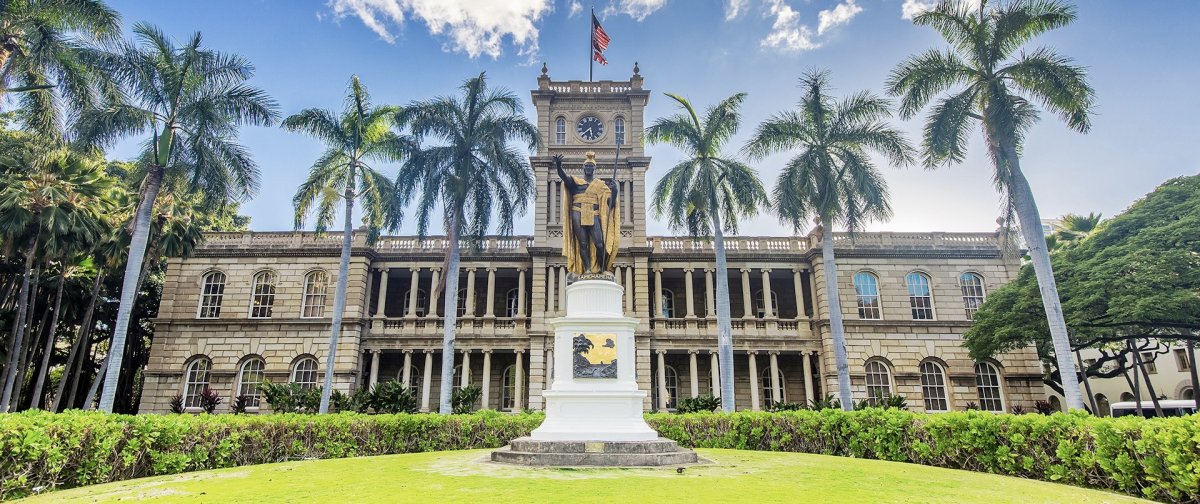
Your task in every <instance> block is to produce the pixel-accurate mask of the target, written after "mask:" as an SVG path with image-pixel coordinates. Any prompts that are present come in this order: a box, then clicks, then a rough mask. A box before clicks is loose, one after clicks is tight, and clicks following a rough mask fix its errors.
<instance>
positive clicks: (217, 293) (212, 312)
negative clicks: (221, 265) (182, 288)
mask: <svg viewBox="0 0 1200 504" xmlns="http://www.w3.org/2000/svg"><path fill="white" fill-rule="evenodd" d="M200 283H201V285H202V287H201V288H200V311H199V313H198V314H197V317H199V318H219V317H220V316H221V298H223V297H225V274H224V273H221V272H220V271H210V272H208V273H205V274H204V277H203V278H202V279H201V281H200Z"/></svg>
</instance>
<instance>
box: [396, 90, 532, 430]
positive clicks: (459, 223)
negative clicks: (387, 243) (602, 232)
mask: <svg viewBox="0 0 1200 504" xmlns="http://www.w3.org/2000/svg"><path fill="white" fill-rule="evenodd" d="M459 89H461V90H462V96H461V97H441V98H435V99H433V100H427V101H419V102H414V103H411V104H409V105H408V106H407V107H405V108H404V109H403V110H402V111H401V112H400V114H398V115H397V122H398V123H399V124H400V125H402V126H407V127H408V128H409V130H410V131H411V133H412V134H413V136H415V137H417V138H418V139H425V138H432V139H435V140H437V141H439V142H440V144H439V145H436V146H432V147H428V148H425V149H422V150H421V151H419V152H418V153H416V154H415V155H413V156H412V157H410V158H409V159H408V161H407V162H405V163H404V165H403V166H402V167H401V168H400V173H399V174H398V175H397V177H396V196H397V197H396V201H397V202H399V203H398V205H399V204H401V203H402V204H407V203H408V202H410V201H412V200H413V198H417V201H416V211H417V232H418V234H419V235H420V236H422V237H424V236H425V235H426V233H427V232H428V231H429V220H430V218H431V217H432V216H433V214H434V212H437V211H439V210H440V211H441V212H442V215H441V217H442V222H443V226H444V227H445V230H446V238H447V247H448V250H447V255H446V261H445V266H444V267H443V270H444V271H445V272H446V274H445V275H443V276H442V278H441V281H442V282H443V284H442V285H444V286H449V289H446V299H445V305H444V311H443V313H444V314H445V319H444V332H443V337H442V377H441V383H442V385H443V386H442V387H439V390H440V397H439V408H438V410H439V411H440V412H441V413H442V414H450V413H451V412H452V411H453V410H452V407H451V404H450V403H451V401H450V398H451V392H452V389H453V387H451V386H450V384H451V383H452V382H453V381H454V332H455V323H456V320H455V319H456V318H457V316H458V311H457V307H458V259H459V247H460V243H459V240H460V239H461V238H463V237H466V238H468V239H472V240H477V239H479V238H482V237H483V236H484V235H486V234H487V232H488V229H490V228H491V225H492V219H493V218H496V219H498V222H497V223H496V228H497V231H498V233H499V234H501V235H507V234H511V233H512V229H513V217H514V216H519V215H524V214H525V209H526V206H527V205H528V203H529V197H530V196H531V195H532V194H533V185H534V184H533V170H532V169H531V168H530V166H529V163H528V161H527V160H526V158H525V154H524V153H522V152H521V151H519V150H518V149H514V148H510V147H509V141H510V140H516V141H521V142H524V143H525V145H526V147H527V148H528V149H529V150H530V151H533V150H535V149H537V146H538V145H539V144H540V139H539V137H538V131H537V128H536V127H535V126H534V125H533V124H532V123H530V122H529V120H528V119H526V118H525V116H524V115H522V113H521V110H522V108H521V102H520V100H518V99H517V97H516V95H514V94H512V92H510V91H508V90H507V89H503V88H501V89H496V90H491V89H488V87H487V81H486V79H485V76H484V74H482V73H481V74H479V76H478V77H473V78H470V79H467V80H466V81H465V82H463V84H462V86H460V88H459ZM418 193H419V197H418ZM398 209H399V206H398V207H397V212H396V215H397V217H398V216H399V211H398ZM493 211H494V212H495V215H493ZM440 288H441V287H440V286H439V288H438V289H434V296H435V299H436V292H437V291H438V290H440Z"/></svg>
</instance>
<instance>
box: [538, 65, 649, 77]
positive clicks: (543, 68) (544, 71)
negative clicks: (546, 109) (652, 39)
mask: <svg viewBox="0 0 1200 504" xmlns="http://www.w3.org/2000/svg"><path fill="white" fill-rule="evenodd" d="M635 66H636V65H635ZM545 76H546V62H545V61H543V62H542V77H545Z"/></svg>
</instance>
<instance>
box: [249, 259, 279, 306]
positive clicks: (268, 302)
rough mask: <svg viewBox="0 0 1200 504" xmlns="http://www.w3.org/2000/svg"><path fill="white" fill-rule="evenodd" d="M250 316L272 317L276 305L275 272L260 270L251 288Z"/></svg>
mask: <svg viewBox="0 0 1200 504" xmlns="http://www.w3.org/2000/svg"><path fill="white" fill-rule="evenodd" d="M250 293H251V294H250V318H271V309H272V308H273V307H274V306H275V272H273V271H270V270H263V271H259V272H258V273H257V274H255V275H254V282H252V284H251V288H250Z"/></svg>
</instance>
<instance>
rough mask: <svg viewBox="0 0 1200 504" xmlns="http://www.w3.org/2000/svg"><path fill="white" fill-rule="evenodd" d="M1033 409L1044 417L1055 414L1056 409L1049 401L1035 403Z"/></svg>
mask: <svg viewBox="0 0 1200 504" xmlns="http://www.w3.org/2000/svg"><path fill="white" fill-rule="evenodd" d="M1033 409H1035V410H1037V412H1038V413H1041V414H1043V415H1049V414H1052V413H1054V407H1053V406H1051V405H1050V402H1049V401H1036V402H1034V403H1033Z"/></svg>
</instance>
